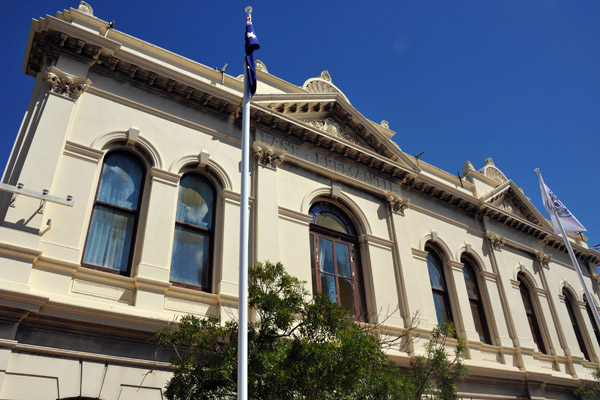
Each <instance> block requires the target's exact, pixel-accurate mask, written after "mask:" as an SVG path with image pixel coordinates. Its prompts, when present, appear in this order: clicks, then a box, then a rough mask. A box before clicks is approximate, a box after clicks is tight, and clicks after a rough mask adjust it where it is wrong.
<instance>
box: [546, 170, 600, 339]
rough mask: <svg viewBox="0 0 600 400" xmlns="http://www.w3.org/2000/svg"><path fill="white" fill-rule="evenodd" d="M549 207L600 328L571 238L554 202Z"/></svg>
mask: <svg viewBox="0 0 600 400" xmlns="http://www.w3.org/2000/svg"><path fill="white" fill-rule="evenodd" d="M535 172H537V174H538V176H539V177H540V179H541V173H540V169H539V168H536V169H535ZM548 206H549V207H550V210H552V214H553V215H554V218H555V219H556V221H557V222H558V226H559V227H560V232H561V233H562V237H563V240H564V241H565V246H567V250H568V252H569V256H570V257H571V262H572V263H573V265H574V266H575V269H576V270H577V275H578V276H579V280H580V282H581V285H582V286H583V291H584V292H585V296H586V297H587V299H588V301H589V302H590V303H589V306H590V308H591V309H592V314H593V315H594V319H595V320H596V326H597V327H600V314H598V308H597V307H596V302H595V300H594V298H593V297H592V296H591V295H590V292H589V290H588V287H587V285H586V283H585V279H584V278H583V273H582V272H581V267H580V266H579V263H578V262H577V257H575V253H574V252H573V248H572V247H571V242H569V238H568V237H567V232H565V228H564V227H563V225H562V222H560V218H559V217H558V214H557V213H556V209H555V208H554V204H552V201H548Z"/></svg>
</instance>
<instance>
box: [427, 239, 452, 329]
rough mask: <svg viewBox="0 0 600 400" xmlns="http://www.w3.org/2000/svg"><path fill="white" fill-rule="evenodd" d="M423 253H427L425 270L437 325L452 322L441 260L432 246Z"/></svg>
mask: <svg viewBox="0 0 600 400" xmlns="http://www.w3.org/2000/svg"><path fill="white" fill-rule="evenodd" d="M425 251H426V252H427V269H428V270H429V281H430V282H431V291H432V292H433V303H434V304H435V313H436V314H437V320H438V323H440V324H441V323H445V322H454V318H453V317H452V307H451V305H450V297H449V296H448V286H447V285H446V276H445V274H444V265H443V264H442V259H441V257H440V256H439V254H438V252H437V251H436V250H435V249H434V248H433V247H432V246H429V245H427V246H425Z"/></svg>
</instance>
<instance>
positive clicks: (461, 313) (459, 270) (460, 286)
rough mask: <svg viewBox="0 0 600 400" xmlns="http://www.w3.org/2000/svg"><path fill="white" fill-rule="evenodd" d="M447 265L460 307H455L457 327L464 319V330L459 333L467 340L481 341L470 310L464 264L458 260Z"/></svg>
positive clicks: (448, 262)
mask: <svg viewBox="0 0 600 400" xmlns="http://www.w3.org/2000/svg"><path fill="white" fill-rule="evenodd" d="M446 266H447V270H448V271H449V272H450V273H451V274H452V280H453V281H454V288H455V293H456V296H455V300H456V302H457V303H458V304H457V305H458V307H455V308H456V310H454V321H455V325H456V329H460V328H461V327H460V326H459V322H461V321H462V331H463V332H459V335H460V336H462V337H464V338H466V339H467V340H472V341H474V342H479V341H480V340H479V333H477V329H475V322H474V321H473V314H472V313H471V312H469V310H471V304H470V303H469V294H468V293H467V285H466V283H465V276H464V272H463V268H464V264H462V263H459V262H456V261H447V262H446ZM447 284H450V282H447ZM448 290H450V289H448Z"/></svg>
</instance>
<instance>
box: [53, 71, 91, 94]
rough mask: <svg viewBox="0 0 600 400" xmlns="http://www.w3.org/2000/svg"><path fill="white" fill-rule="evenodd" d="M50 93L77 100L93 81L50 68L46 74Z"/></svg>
mask: <svg viewBox="0 0 600 400" xmlns="http://www.w3.org/2000/svg"><path fill="white" fill-rule="evenodd" d="M45 79H46V82H47V83H48V86H49V87H50V92H51V93H55V94H57V95H60V96H62V97H65V98H67V99H70V100H77V99H78V98H79V96H81V94H82V93H83V92H85V91H86V89H87V88H88V86H90V85H91V84H92V81H90V80H89V79H86V78H78V77H76V76H73V75H70V74H67V73H66V72H63V71H61V70H59V69H58V68H56V67H54V66H50V67H48V69H47V72H46V74H45Z"/></svg>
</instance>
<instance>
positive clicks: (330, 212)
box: [309, 202, 366, 321]
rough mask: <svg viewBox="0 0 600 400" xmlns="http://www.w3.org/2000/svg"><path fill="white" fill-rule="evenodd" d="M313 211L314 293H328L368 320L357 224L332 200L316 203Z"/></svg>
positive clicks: (311, 249)
mask: <svg viewBox="0 0 600 400" xmlns="http://www.w3.org/2000/svg"><path fill="white" fill-rule="evenodd" d="M309 213H310V215H311V216H312V223H311V224H310V252H311V268H312V286H313V292H314V293H323V294H325V295H326V296H327V297H329V299H330V300H331V301H332V302H334V303H337V304H340V305H341V306H343V307H345V308H346V309H347V310H348V311H349V312H350V314H352V316H353V317H354V318H355V319H356V320H361V321H366V307H365V291H364V280H363V274H362V268H361V265H360V257H359V254H358V237H357V234H356V228H355V227H354V224H353V223H352V221H351V220H350V218H349V217H348V215H347V214H346V213H345V212H344V211H342V209H341V208H339V207H338V206H336V205H335V204H332V203H328V202H318V203H315V204H313V206H312V207H311V208H310V211H309Z"/></svg>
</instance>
